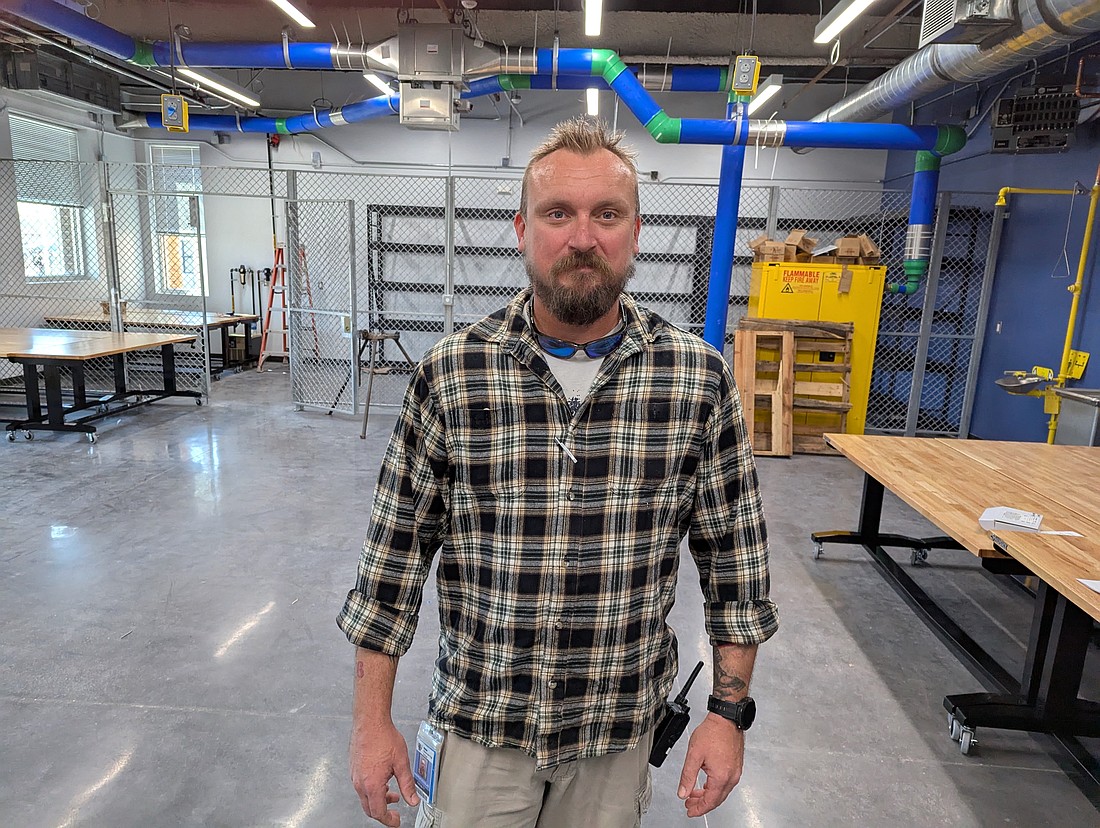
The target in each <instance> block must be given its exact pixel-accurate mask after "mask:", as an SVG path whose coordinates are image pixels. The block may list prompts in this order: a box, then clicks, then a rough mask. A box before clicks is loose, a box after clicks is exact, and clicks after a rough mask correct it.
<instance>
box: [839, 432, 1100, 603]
mask: <svg viewBox="0 0 1100 828" xmlns="http://www.w3.org/2000/svg"><path fill="white" fill-rule="evenodd" d="M825 439H826V441H827V442H828V443H829V444H830V445H832V446H833V447H834V448H836V449H837V450H838V451H840V452H841V453H842V454H844V455H845V456H846V457H848V459H850V460H851V461H852V462H853V463H855V464H856V465H857V466H859V468H861V469H863V470H864V471H865V472H867V473H868V474H870V475H871V476H872V477H874V478H875V479H876V480H878V481H879V482H880V483H882V484H883V486H885V487H886V488H887V489H889V490H890V491H892V492H894V494H896V495H897V496H898V497H900V498H901V499H902V500H903V501H905V502H906V503H908V504H909V505H910V506H912V507H913V508H914V509H916V510H917V511H918V512H920V513H921V514H922V515H923V516H924V517H926V518H927V519H928V520H929V521H931V522H932V523H933V524H935V525H936V526H938V527H940V528H941V529H942V530H944V531H945V532H946V533H947V534H949V535H951V537H953V538H955V539H956V540H958V541H959V543H961V544H962V545H963V546H965V547H966V548H967V549H969V550H970V551H971V552H973V553H974V554H976V555H979V556H984V557H988V556H992V555H996V554H997V552H996V550H995V549H994V546H993V540H992V538H991V537H990V533H989V532H987V531H986V530H984V529H982V528H981V527H980V526H979V525H978V516H979V515H981V513H982V512H984V511H985V510H986V509H987V508H988V507H990V506H1009V507H1011V508H1014V509H1024V510H1026V511H1029V512H1038V513H1039V514H1042V515H1043V524H1042V528H1043V529H1047V530H1066V529H1069V530H1073V531H1076V532H1080V533H1081V535H1082V537H1076V538H1075V537H1068V536H1062V535H1046V534H1039V533H1033V532H1001V533H996V534H997V536H998V538H999V539H1000V540H1001V541H1003V542H1004V547H1005V549H1006V551H1007V552H1008V554H1010V555H1011V556H1012V557H1013V558H1015V559H1016V560H1018V561H1019V562H1020V563H1022V564H1024V565H1025V566H1026V567H1028V569H1030V570H1031V571H1032V572H1034V573H1035V574H1036V575H1037V576H1038V577H1039V578H1041V579H1042V580H1043V581H1046V582H1047V583H1048V584H1050V585H1051V586H1052V587H1053V588H1054V589H1056V590H1058V591H1059V592H1060V593H1062V594H1063V595H1065V596H1066V597H1067V598H1069V599H1070V600H1072V601H1073V602H1074V603H1075V604H1077V605H1078V606H1079V607H1081V608H1082V609H1084V610H1085V611H1086V612H1088V613H1089V614H1090V615H1091V616H1092V617H1093V618H1096V619H1097V620H1100V594H1097V593H1095V592H1093V591H1092V590H1090V589H1089V588H1088V587H1085V586H1084V585H1083V584H1081V583H1080V582H1079V581H1078V580H1077V579H1078V578H1088V579H1097V580H1100V491H1098V490H1097V487H1096V485H1095V484H1094V481H1096V480H1098V479H1100V476H1098V475H1100V449H1096V448H1090V447H1086V446H1054V445H1047V444H1045V443H1007V442H994V441H985V440H948V439H924V438H912V437H883V436H874V435H864V434H827V435H825Z"/></svg>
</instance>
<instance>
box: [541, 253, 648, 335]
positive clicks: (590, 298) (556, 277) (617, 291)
mask: <svg viewBox="0 0 1100 828" xmlns="http://www.w3.org/2000/svg"><path fill="white" fill-rule="evenodd" d="M523 263H524V266H525V267H526V268H527V277H528V278H529V279H530V280H531V285H532V286H533V287H534V289H535V295H536V296H538V298H539V300H540V301H541V302H542V303H543V304H544V305H545V306H546V309H547V310H548V311H550V313H551V315H553V317H554V318H555V319H557V320H558V321H559V322H564V323H565V324H567V325H575V326H577V327H585V326H588V325H591V324H593V323H594V322H596V321H598V320H599V319H601V318H602V317H603V316H604V315H605V314H607V312H608V311H610V310H611V308H612V307H613V306H614V305H615V303H616V302H618V301H619V296H620V295H621V294H622V292H623V290H624V289H625V288H626V283H627V282H629V281H630V279H631V278H632V277H633V276H634V261H633V260H631V261H630V263H629V264H627V266H626V267H625V268H624V269H623V271H622V272H621V273H616V272H615V271H614V270H613V269H612V267H611V264H610V263H609V262H608V261H607V260H606V259H604V258H603V257H602V256H599V255H597V254H595V253H592V252H577V253H570V254H569V255H567V256H563V257H562V258H560V259H558V260H557V261H556V262H554V264H553V265H552V266H551V268H550V272H549V274H546V275H543V274H540V273H538V272H537V271H536V270H535V267H534V265H533V264H532V262H531V260H530V259H529V258H528V257H527V256H524V257H523ZM581 268H588V269H589V270H591V271H592V274H591V276H590V277H589V278H588V279H586V280H585V281H584V282H583V283H581V284H579V285H567V284H563V283H562V281H561V278H560V277H561V276H562V275H563V274H566V273H573V272H576V271H577V270H580V269H581Z"/></svg>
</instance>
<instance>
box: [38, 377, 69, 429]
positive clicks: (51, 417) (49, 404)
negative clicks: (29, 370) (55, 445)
mask: <svg viewBox="0 0 1100 828" xmlns="http://www.w3.org/2000/svg"><path fill="white" fill-rule="evenodd" d="M42 375H43V376H44V377H45V380H46V422H48V423H49V424H50V425H55V426H56V425H62V424H63V423H64V422H65V404H64V403H63V402H62V399H61V368H60V367H58V366H57V365H50V364H46V365H43V366H42Z"/></svg>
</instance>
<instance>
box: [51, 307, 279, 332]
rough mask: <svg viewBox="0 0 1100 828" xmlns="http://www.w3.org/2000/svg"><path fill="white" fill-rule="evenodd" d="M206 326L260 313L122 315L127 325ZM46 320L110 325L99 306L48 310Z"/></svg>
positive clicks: (135, 311) (137, 311)
mask: <svg viewBox="0 0 1100 828" xmlns="http://www.w3.org/2000/svg"><path fill="white" fill-rule="evenodd" d="M204 318H205V323H206V325H207V327H212V328H219V327H222V326H224V325H236V324H238V323H240V322H259V321H260V317H259V316H257V315H256V314H252V313H238V314H234V315H232V316H230V315H229V314H227V313H207V314H203V313H202V312H201V311H183V310H158V309H156V308H129V309H127V311H126V313H124V314H123V315H122V321H123V323H124V324H126V325H137V326H140V327H158V328H201V327H202V326H203V321H204ZM44 319H45V320H46V322H48V323H50V324H58V325H109V324H111V317H110V316H108V315H106V314H104V313H103V312H102V311H100V310H99V309H98V308H97V309H96V310H93V311H88V312H84V313H82V312H77V313H51V314H46V316H45V317H44Z"/></svg>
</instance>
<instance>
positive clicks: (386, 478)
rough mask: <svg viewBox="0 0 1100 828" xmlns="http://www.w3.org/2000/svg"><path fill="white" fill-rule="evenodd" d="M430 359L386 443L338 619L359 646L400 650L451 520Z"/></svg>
mask: <svg viewBox="0 0 1100 828" xmlns="http://www.w3.org/2000/svg"><path fill="white" fill-rule="evenodd" d="M436 410H437V409H436V407H435V405H434V404H433V400H432V396H431V389H430V383H429V381H428V378H427V375H426V372H425V369H424V366H423V365H422V366H420V367H419V368H418V369H417V371H416V372H415V373H414V375H413V377H412V380H411V381H410V383H409V387H408V389H407V391H406V392H405V398H404V401H403V403H402V407H401V414H400V417H399V419H398V421H397V425H396V426H395V428H394V432H393V436H392V438H391V439H390V444H389V447H388V448H387V449H386V455H385V458H384V459H383V461H382V470H381V472H380V474H379V477H378V486H377V487H376V489H375V493H374V504H373V507H372V509H371V518H370V527H369V529H368V531H367V537H366V540H365V541H364V543H363V551H362V554H361V555H360V558H359V570H358V575H357V577H356V582H355V588H354V589H352V590H351V591H350V592H348V596H347V600H346V601H345V602H344V607H343V609H342V610H341V611H340V614H339V615H338V616H337V619H336V623H337V624H338V625H339V627H340V629H341V630H343V631H344V634H345V635H346V636H347V637H348V640H349V641H351V643H352V644H355V645H356V646H359V647H365V648H367V649H370V650H377V651H379V652H383V653H386V654H388V655H393V656H401V655H404V653H405V652H406V651H407V650H408V649H409V646H410V645H411V644H412V640H413V634H414V633H415V632H416V623H417V618H418V616H419V613H420V602H421V598H422V596H423V590H424V581H425V580H426V579H427V577H428V572H429V570H430V569H431V564H432V558H433V557H434V555H435V553H436V550H438V548H439V546H440V544H441V543H442V540H443V534H444V529H445V527H446V526H447V524H448V518H447V514H448V508H449V503H448V498H447V489H446V486H445V485H444V483H445V479H446V453H445V450H444V448H445V435H444V428H443V423H442V422H441V420H440V419H439V418H438V416H437V414H436Z"/></svg>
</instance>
